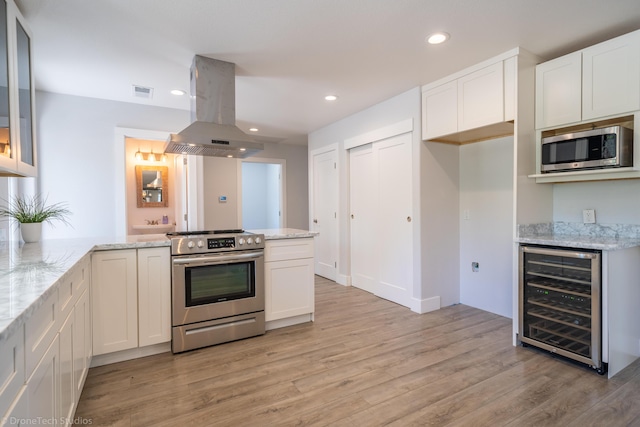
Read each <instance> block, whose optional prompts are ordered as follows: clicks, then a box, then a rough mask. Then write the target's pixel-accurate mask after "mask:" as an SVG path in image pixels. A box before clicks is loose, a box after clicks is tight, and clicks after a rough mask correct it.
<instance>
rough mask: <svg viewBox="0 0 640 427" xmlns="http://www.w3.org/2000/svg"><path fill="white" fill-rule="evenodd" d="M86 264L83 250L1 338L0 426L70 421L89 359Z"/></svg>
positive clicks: (87, 277) (89, 333) (87, 275)
mask: <svg viewBox="0 0 640 427" xmlns="http://www.w3.org/2000/svg"><path fill="white" fill-rule="evenodd" d="M89 268H90V263H89V257H88V256H87V257H86V258H85V259H84V260H82V261H80V263H79V264H77V265H76V266H74V267H73V268H72V269H71V270H70V271H69V274H67V275H66V276H65V279H64V280H62V281H61V282H60V283H59V284H58V285H57V286H56V287H55V289H54V290H53V291H52V292H50V294H49V295H48V296H47V297H46V299H45V301H44V302H43V304H41V305H40V306H39V307H38V308H37V309H36V310H35V311H34V312H33V314H32V315H31V316H30V317H29V318H28V319H27V321H26V322H25V324H24V325H23V326H21V327H20V328H18V329H17V330H16V331H15V332H14V333H13V334H12V335H11V336H9V337H8V338H7V339H6V340H5V341H3V342H2V343H0V364H1V365H0V416H1V417H2V418H1V420H2V421H1V423H2V425H3V426H5V425H7V426H10V425H11V426H15V425H34V424H38V425H40V424H51V425H68V424H70V421H71V420H72V418H73V415H74V414H75V410H76V406H77V404H78V400H79V399H80V392H81V390H82V384H84V380H85V378H86V375H87V372H88V369H87V368H88V366H89V363H90V359H91V346H90V343H91V330H90V328H88V327H87V321H88V320H89V312H90V307H89V297H88V296H89V292H90V291H89V282H90V277H91V273H90V270H89ZM87 343H89V345H87ZM78 384H80V386H79V387H78Z"/></svg>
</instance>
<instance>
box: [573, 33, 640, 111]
mask: <svg viewBox="0 0 640 427" xmlns="http://www.w3.org/2000/svg"><path fill="white" fill-rule="evenodd" d="M636 110H640V32H638V31H636V32H634V33H630V34H626V35H624V36H621V37H617V38H615V39H613V40H609V41H607V42H604V43H600V44H597V45H595V46H592V47H590V48H587V49H585V50H583V51H582V120H590V119H596V118H600V117H605V116H611V115H615V114H621V113H626V112H629V111H636Z"/></svg>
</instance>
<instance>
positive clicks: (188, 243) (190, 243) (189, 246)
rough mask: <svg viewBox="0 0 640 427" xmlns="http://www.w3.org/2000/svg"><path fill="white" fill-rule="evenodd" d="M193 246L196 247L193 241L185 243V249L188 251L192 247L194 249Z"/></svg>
mask: <svg viewBox="0 0 640 427" xmlns="http://www.w3.org/2000/svg"><path fill="white" fill-rule="evenodd" d="M195 245H196V244H195V243H193V241H191V240H189V241H188V242H187V247H188V248H189V249H193V247H194V246H195Z"/></svg>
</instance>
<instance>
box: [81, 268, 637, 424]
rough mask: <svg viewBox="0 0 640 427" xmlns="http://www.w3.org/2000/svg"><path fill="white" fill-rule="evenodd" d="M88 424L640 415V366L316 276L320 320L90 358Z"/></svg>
mask: <svg viewBox="0 0 640 427" xmlns="http://www.w3.org/2000/svg"><path fill="white" fill-rule="evenodd" d="M76 417H80V418H84V419H85V420H86V419H90V420H91V422H92V426H105V425H114V426H187V425H191V426H301V425H304V426H306V425H322V426H324V425H331V426H349V427H356V426H367V427H369V426H380V425H392V426H403V427H404V426H411V425H434V426H445V425H447V426H448V425H452V426H470V425H472V426H474V427H478V426H517V427H521V426H536V427H537V426H545V425H546V426H563V427H564V426H580V427H584V426H626V425H640V363H637V362H636V363H634V364H633V365H631V366H630V367H628V368H627V369H625V370H624V371H622V372H621V373H619V374H618V375H616V377H614V378H613V379H611V380H607V379H606V377H603V376H599V375H597V374H596V373H595V372H593V371H590V370H588V369H585V368H583V367H579V366H575V365H573V364H571V363H568V362H566V361H563V360H559V359H555V358H553V357H551V356H549V355H548V354H544V353H540V352H538V351H536V350H532V349H530V348H526V349H525V348H519V347H513V346H512V345H511V320H510V319H506V318H504V317H500V316H497V315H494V314H490V313H487V312H484V311H481V310H477V309H474V308H471V307H468V306H464V305H455V306H452V307H446V308H443V309H441V310H438V311H436V312H432V313H427V314H423V315H418V314H416V313H413V312H411V311H409V310H408V309H407V308H404V307H401V306H398V305H396V304H393V303H391V302H388V301H385V300H383V299H379V298H377V297H374V296H372V295H370V294H368V293H366V292H364V291H361V290H358V289H356V288H347V287H343V286H341V285H337V284H335V283H333V282H331V281H328V280H325V279H322V278H320V277H316V320H315V322H314V323H308V324H303V325H296V326H292V327H289V328H283V329H279V330H275V331H269V332H267V334H266V335H264V336H261V337H257V338H251V339H247V340H242V341H237V342H233V343H227V344H223V345H219V346H214V347H209V348H206V349H201V350H196V351H192V352H188V353H182V354H178V355H172V354H170V353H165V354H160V355H156V356H151V357H147V358H143V359H137V360H132V361H128V362H123V363H117V364H113V365H107V366H102V367H98V368H93V369H91V370H90V371H89V376H88V378H87V381H86V385H85V388H84V391H83V393H82V397H81V399H80V404H79V406H78V410H77V412H76Z"/></svg>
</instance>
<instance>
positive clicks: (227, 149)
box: [164, 55, 264, 158]
mask: <svg viewBox="0 0 640 427" xmlns="http://www.w3.org/2000/svg"><path fill="white" fill-rule="evenodd" d="M235 97H236V86H235V64H233V63H231V62H225V61H219V60H217V59H211V58H205V57H203V56H199V55H196V56H195V57H194V58H193V63H192V64H191V120H192V122H193V123H191V124H190V125H189V126H187V127H186V128H185V129H184V130H183V131H182V132H179V133H172V134H170V135H169V139H168V140H167V144H166V145H165V148H164V152H165V153H176V154H195V155H200V156H213V157H234V158H245V157H249V156H252V155H254V154H256V153H257V152H259V151H261V150H262V149H263V148H264V144H262V143H259V142H255V141H254V140H253V139H252V138H251V137H250V136H249V135H247V134H246V133H244V132H243V131H241V130H240V129H238V127H236V99H235Z"/></svg>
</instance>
